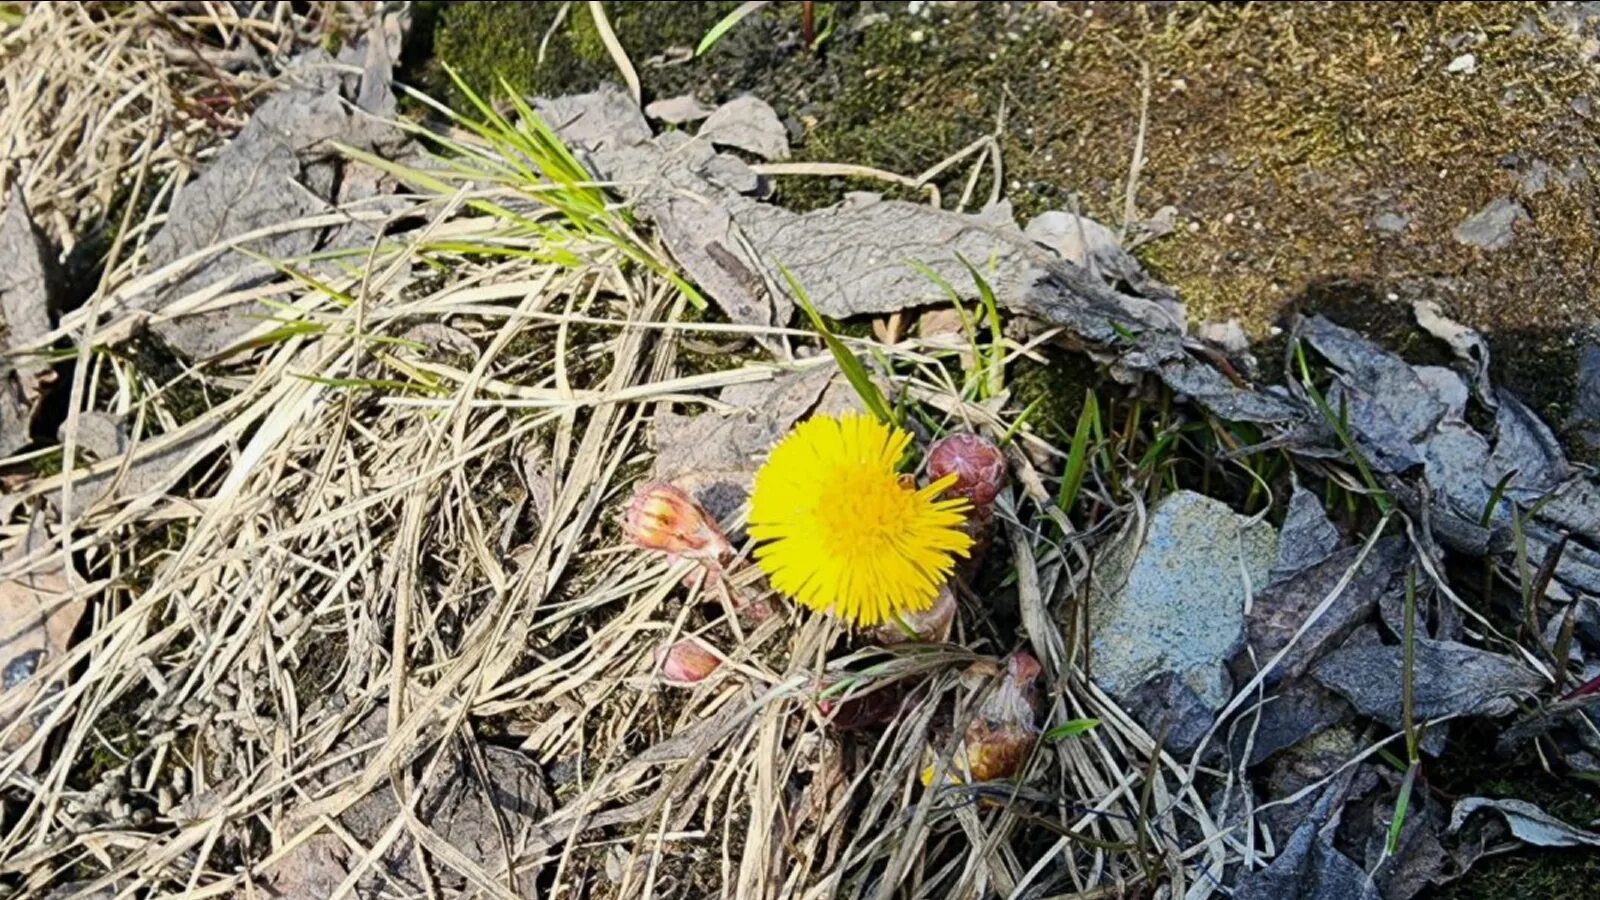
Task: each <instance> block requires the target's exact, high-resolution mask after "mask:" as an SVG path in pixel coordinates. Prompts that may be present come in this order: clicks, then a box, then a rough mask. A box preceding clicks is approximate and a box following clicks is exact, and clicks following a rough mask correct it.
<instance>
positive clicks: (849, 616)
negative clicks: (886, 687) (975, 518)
mask: <svg viewBox="0 0 1600 900" xmlns="http://www.w3.org/2000/svg"><path fill="white" fill-rule="evenodd" d="M910 444H911V435H909V434H907V433H906V432H904V431H901V430H899V429H897V428H891V427H889V426H888V425H885V424H883V423H881V422H879V421H878V420H876V419H874V418H871V417H869V416H866V415H860V414H855V413H846V414H844V415H843V416H841V417H839V418H833V417H831V416H815V417H813V418H811V419H808V420H807V421H805V422H803V423H801V424H800V425H798V426H797V427H796V428H795V429H794V430H793V431H791V432H790V433H789V435H788V436H787V437H785V438H784V439H783V440H782V441H780V442H779V443H778V445H777V446H776V447H773V448H772V452H771V454H770V455H769V456H768V457H767V461H766V464H765V465H763V466H762V467H761V470H760V471H759V472H757V473H756V479H755V489H754V490H753V491H752V492H751V494H750V527H749V531H750V536H751V537H753V538H755V539H756V540H757V541H761V542H763V544H762V546H761V547H759V548H757V550H756V551H755V558H756V562H757V564H759V565H760V566H761V569H762V571H764V572H766V573H767V575H768V576H769V577H770V578H771V580H772V586H773V587H774V588H776V589H777V590H778V591H779V592H781V593H783V594H786V595H788V596H789V597H792V598H794V599H795V600H796V601H798V602H799V603H801V604H802V605H804V606H806V607H809V608H811V609H814V610H816V611H818V612H822V613H827V614H829V615H833V616H837V617H839V618H842V619H845V620H846V621H848V622H851V623H853V624H855V625H861V626H869V627H870V626H873V625H877V624H879V623H882V622H884V621H887V620H888V619H889V618H890V616H891V615H893V614H895V613H906V612H920V611H922V610H926V609H928V608H929V607H931V606H932V605H933V602H934V599H935V598H936V597H938V595H939V588H940V587H941V586H942V585H943V584H944V582H945V580H946V579H947V578H948V577H949V575H950V571H951V570H952V569H953V568H954V565H955V563H954V560H953V557H954V556H958V555H959V556H966V555H967V552H968V550H969V549H970V547H971V546H972V539H971V538H970V537H968V536H967V535H966V534H964V533H962V531H961V526H962V523H963V522H964V521H965V515H964V514H965V511H966V510H967V508H968V503H967V501H966V500H965V499H962V498H955V499H950V500H941V499H939V496H940V494H942V493H943V492H944V491H945V490H946V489H947V488H948V487H950V485H952V484H954V483H955V479H956V476H955V475H953V474H952V475H950V476H948V477H946V478H942V479H940V480H938V481H935V482H934V483H933V484H930V485H928V486H927V487H925V488H922V489H920V490H919V489H918V488H917V487H916V486H915V485H914V484H907V483H903V482H902V479H901V478H900V476H899V474H898V473H897V472H896V467H897V466H898V465H899V463H900V460H901V459H902V458H903V457H904V456H905V453H906V449H907V448H908V447H909V446H910Z"/></svg>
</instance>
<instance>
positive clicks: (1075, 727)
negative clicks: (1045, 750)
mask: <svg viewBox="0 0 1600 900" xmlns="http://www.w3.org/2000/svg"><path fill="white" fill-rule="evenodd" d="M1099 727H1100V720H1099V719H1073V720H1072V721H1070V722H1063V723H1062V724H1060V725H1057V726H1056V727H1054V728H1052V729H1050V730H1049V731H1046V732H1045V733H1044V739H1045V740H1047V741H1064V740H1066V739H1067V738H1075V737H1078V736H1079V735H1084V734H1088V733H1089V732H1091V731H1093V730H1095V729H1096V728H1099Z"/></svg>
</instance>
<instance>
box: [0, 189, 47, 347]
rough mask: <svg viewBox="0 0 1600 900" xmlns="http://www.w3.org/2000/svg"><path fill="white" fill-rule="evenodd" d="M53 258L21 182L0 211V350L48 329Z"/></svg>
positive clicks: (35, 337) (37, 336) (22, 344)
mask: <svg viewBox="0 0 1600 900" xmlns="http://www.w3.org/2000/svg"><path fill="white" fill-rule="evenodd" d="M54 282H55V260H54V259H53V257H52V255H51V253H50V251H49V249H48V247H47V246H46V244H45V241H44V237H43V235H41V234H40V233H39V230H38V229H36V228H34V227H33V219H32V218H31V217H30V216H29V215H28V201H27V200H26V198H24V197H23V195H22V187H21V185H20V184H12V186H11V195H10V196H9V197H7V198H6V204H5V209H4V211H0V350H4V349H12V348H18V347H25V346H28V345H30V344H33V343H34V342H35V341H38V340H39V339H40V338H42V337H44V336H45V335H46V334H49V333H50V308H51V301H52V296H51V295H52V293H53V288H54Z"/></svg>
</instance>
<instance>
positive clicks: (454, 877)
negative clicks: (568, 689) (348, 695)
mask: <svg viewBox="0 0 1600 900" xmlns="http://www.w3.org/2000/svg"><path fill="white" fill-rule="evenodd" d="M385 717H386V712H385V710H384V709H383V708H382V707H378V708H376V709H374V710H373V711H371V712H370V713H369V714H368V715H367V716H366V717H365V718H364V719H363V720H362V721H361V722H359V723H356V725H355V726H354V727H352V728H351V729H349V732H348V734H347V737H346V738H345V739H344V741H343V742H342V743H341V744H340V746H339V747H336V748H334V749H333V750H332V751H331V752H330V753H329V756H330V757H331V756H334V755H337V754H340V753H348V752H349V751H352V750H355V749H356V748H358V747H361V746H362V745H364V744H368V743H370V742H372V741H373V740H375V739H376V738H379V737H382V736H383V734H384V729H385ZM481 751H482V761H483V768H484V770H486V771H480V770H479V768H478V766H476V765H475V764H474V763H473V760H472V756H471V754H470V753H469V752H468V751H466V750H464V749H463V748H461V747H460V746H458V744H457V743H456V742H451V743H450V744H449V745H447V746H445V747H443V748H442V749H440V750H439V753H441V754H442V755H443V758H442V760H441V762H440V764H439V765H438V767H437V770H436V773H435V776H434V777H433V778H432V779H431V780H430V781H428V782H427V783H424V784H422V785H420V786H419V792H420V795H421V796H420V797H419V798H418V799H417V800H416V816H417V818H418V820H420V821H421V822H422V823H423V824H424V825H426V826H427V827H428V828H429V829H430V830H431V831H433V832H434V834H435V835H437V837H438V838H439V839H441V840H443V841H444V842H445V843H448V844H449V845H450V846H451V847H452V848H454V849H455V850H456V851H457V852H459V853H460V854H461V855H462V856H464V857H465V858H466V859H468V860H470V861H471V862H472V863H474V864H476V865H477V866H479V867H481V868H482V869H484V870H486V871H488V872H490V873H496V874H498V875H499V876H500V878H501V879H504V878H505V872H506V866H507V865H508V863H510V864H514V863H516V862H517V859H512V860H507V859H506V853H505V844H504V842H503V841H502V830H501V829H502V824H503V826H504V829H505V832H506V833H509V834H512V835H525V834H527V833H529V832H537V831H538V822H539V821H540V820H542V819H543V818H545V817H546V816H547V815H549V814H550V812H551V809H552V801H551V798H550V794H549V792H548V791H547V790H546V788H545V786H544V775H543V772H542V771H541V770H540V769H539V767H538V766H537V765H536V764H535V763H534V762H533V761H532V760H531V759H529V758H528V757H526V756H524V755H523V754H521V753H518V752H516V751H514V750H509V749H506V748H503V747H496V746H484V747H482V748H481ZM375 752H376V750H375V749H374V750H367V751H364V752H363V753H361V754H358V755H356V756H354V757H351V758H349V759H347V760H345V761H344V762H341V763H340V764H339V765H338V766H334V767H330V768H329V769H327V770H324V772H323V773H322V774H321V775H320V777H319V781H320V782H322V783H325V784H327V785H329V786H335V785H336V784H337V782H338V781H340V780H341V779H344V778H348V777H350V776H351V775H353V774H354V773H355V772H357V771H360V769H361V768H363V767H364V766H365V765H366V760H367V759H369V758H370V756H371V754H372V753H375ZM290 814H291V818H292V817H293V811H292V810H291V813H290ZM400 816H401V812H400V807H399V802H398V801H397V800H396V798H395V795H394V792H393V790H391V789H390V787H389V785H388V783H387V782H386V781H385V782H384V783H383V784H381V785H380V786H379V787H378V788H376V789H375V790H374V791H373V792H372V793H370V794H368V795H367V796H365V797H363V798H361V799H360V800H357V801H356V802H355V803H354V804H352V805H351V806H350V807H348V808H347V809H346V810H345V811H344V813H343V814H342V815H341V816H339V824H340V825H341V826H342V827H343V828H345V829H346V830H348V831H349V832H350V834H351V835H352V836H354V837H355V838H356V839H357V840H359V841H361V842H362V843H363V844H366V845H368V846H370V845H371V844H372V843H373V842H374V841H376V840H377V839H378V837H379V836H380V835H382V834H383V833H384V831H386V830H387V829H388V828H389V826H390V825H392V824H393V823H394V821H395V820H396V819H397V818H399V817H400ZM320 837H333V836H332V835H322V836H320ZM512 847H513V852H517V851H518V850H519V849H520V844H518V843H517V842H516V841H515V840H513V842H512ZM358 858H359V857H355V856H352V854H351V851H350V849H349V846H348V845H347V844H346V843H345V842H343V841H341V840H338V839H336V838H335V839H334V840H332V841H326V840H324V841H319V840H310V841H307V842H305V843H303V844H301V845H300V846H298V847H296V848H295V849H294V850H293V851H291V852H290V853H289V854H288V855H286V856H284V857H283V858H282V859H280V860H279V861H278V862H277V863H275V864H274V865H273V866H272V867H271V868H270V869H269V870H268V871H267V872H266V873H265V875H264V881H265V887H266V888H267V890H268V892H269V893H268V896H273V897H281V898H285V900H289V898H301V897H322V896H329V895H330V894H329V892H328V891H327V890H326V887H327V885H328V884H329V883H330V882H332V884H333V885H334V886H337V885H338V883H339V882H340V881H342V880H343V878H344V877H345V876H346V875H347V874H348V871H349V869H348V866H349V864H350V863H352V862H354V861H355V860H356V859H358ZM435 858H436V859H438V860H439V861H440V862H441V865H440V866H439V867H438V869H437V870H436V871H433V872H430V873H428V874H427V875H424V873H422V872H419V871H418V869H417V854H416V852H415V850H414V848H413V846H412V841H411V838H410V837H409V832H406V833H403V834H402V837H401V838H400V839H399V840H397V841H395V842H394V844H393V845H392V846H391V847H390V848H389V849H388V850H387V851H386V852H385V853H384V854H383V857H382V859H381V865H382V866H383V867H384V869H386V870H387V871H386V872H385V873H384V875H380V874H378V873H376V872H370V873H369V874H368V875H367V876H365V877H363V878H362V880H361V882H360V885H361V888H360V889H358V893H364V892H366V891H370V890H371V889H372V886H375V885H377V884H381V883H382V879H383V878H384V877H385V875H386V876H387V878H388V879H389V880H391V881H393V882H397V883H399V884H400V885H402V886H404V887H405V888H406V889H407V890H408V891H412V892H418V891H422V890H423V887H422V885H423V884H425V883H427V882H428V881H429V880H430V879H436V880H437V882H438V883H439V885H440V887H443V888H445V889H446V891H447V892H448V893H451V894H455V893H457V892H459V891H461V890H462V889H464V888H465V887H466V886H467V879H466V878H465V877H464V876H462V875H461V874H460V873H457V872H455V871H454V870H452V869H450V868H449V866H448V865H447V864H443V860H442V859H439V858H438V857H435ZM512 887H513V889H514V890H515V891H516V893H517V894H518V895H519V896H536V886H535V885H534V882H533V872H532V871H531V870H529V869H527V868H524V869H522V870H519V871H518V872H517V875H516V877H515V879H514V881H513V883H512Z"/></svg>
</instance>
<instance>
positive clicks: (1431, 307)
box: [1411, 300, 1489, 393]
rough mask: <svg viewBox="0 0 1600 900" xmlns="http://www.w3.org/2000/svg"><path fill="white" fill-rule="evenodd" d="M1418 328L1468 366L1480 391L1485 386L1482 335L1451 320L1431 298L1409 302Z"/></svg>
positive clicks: (1486, 362)
mask: <svg viewBox="0 0 1600 900" xmlns="http://www.w3.org/2000/svg"><path fill="white" fill-rule="evenodd" d="M1411 311H1412V313H1413V314H1414V315H1415V316H1416V317H1417V324H1418V325H1421V326H1422V329H1423V330H1424V331H1426V332H1428V333H1429V334H1431V335H1433V336H1434V337H1436V338H1438V339H1439V340H1441V341H1444V342H1445V343H1446V344H1449V345H1450V352H1451V353H1454V354H1455V356H1456V359H1459V360H1461V361H1462V362H1464V363H1466V364H1467V365H1469V366H1471V367H1472V373H1473V374H1472V381H1473V383H1474V384H1476V385H1477V386H1478V389H1479V390H1480V391H1483V392H1485V393H1487V391H1488V389H1489V342H1488V341H1485V340H1484V339H1483V335H1481V334H1479V333H1478V332H1477V331H1475V330H1473V329H1471V328H1468V327H1467V326H1465V325H1463V324H1461V323H1460V322H1457V321H1455V320H1454V319H1451V318H1450V317H1448V316H1446V315H1445V314H1444V310H1442V309H1440V308H1439V304H1438V303H1436V302H1435V301H1432V300H1417V301H1414V302H1413V303H1412V304H1411Z"/></svg>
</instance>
